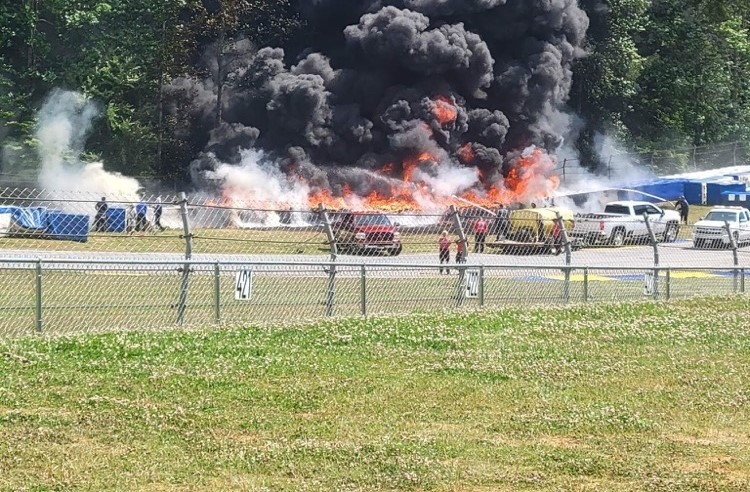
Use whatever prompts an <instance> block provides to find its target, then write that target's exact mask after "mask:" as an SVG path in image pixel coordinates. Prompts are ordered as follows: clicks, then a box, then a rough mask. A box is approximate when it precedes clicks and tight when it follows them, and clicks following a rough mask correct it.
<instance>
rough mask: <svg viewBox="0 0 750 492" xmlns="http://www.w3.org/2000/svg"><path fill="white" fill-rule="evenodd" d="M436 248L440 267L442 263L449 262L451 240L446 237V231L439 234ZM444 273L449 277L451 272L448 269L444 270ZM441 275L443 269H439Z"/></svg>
mask: <svg viewBox="0 0 750 492" xmlns="http://www.w3.org/2000/svg"><path fill="white" fill-rule="evenodd" d="M438 248H439V252H440V265H442V264H443V263H450V262H451V240H450V238H449V237H448V231H443V233H442V234H440V240H439V241H438ZM445 273H446V274H448V275H450V273H451V271H450V269H449V268H445ZM442 274H443V267H442V266H441V267H440V275H442Z"/></svg>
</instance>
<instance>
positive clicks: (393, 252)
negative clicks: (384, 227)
mask: <svg viewBox="0 0 750 492" xmlns="http://www.w3.org/2000/svg"><path fill="white" fill-rule="evenodd" d="M403 249H404V247H403V245H401V244H399V245H398V246H396V247H395V248H392V249H390V250H388V254H390V255H391V256H398V255H400V254H401V251H402V250H403Z"/></svg>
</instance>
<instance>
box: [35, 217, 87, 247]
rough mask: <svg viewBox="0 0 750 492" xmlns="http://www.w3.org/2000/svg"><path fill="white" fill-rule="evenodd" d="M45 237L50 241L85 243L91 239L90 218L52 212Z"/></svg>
mask: <svg viewBox="0 0 750 492" xmlns="http://www.w3.org/2000/svg"><path fill="white" fill-rule="evenodd" d="M45 235H46V236H47V237H49V238H50V239H59V240H63V241H77V242H80V243H85V242H86V241H88V239H89V216H88V215H80V214H68V213H65V212H61V211H59V210H50V211H49V212H48V213H47V230H46V232H45Z"/></svg>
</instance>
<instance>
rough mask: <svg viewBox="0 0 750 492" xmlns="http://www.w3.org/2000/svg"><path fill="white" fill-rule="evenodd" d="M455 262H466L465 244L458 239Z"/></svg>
mask: <svg viewBox="0 0 750 492" xmlns="http://www.w3.org/2000/svg"><path fill="white" fill-rule="evenodd" d="M456 263H458V264H461V263H466V245H465V243H464V242H463V241H462V240H460V239H458V240H457V241H456Z"/></svg>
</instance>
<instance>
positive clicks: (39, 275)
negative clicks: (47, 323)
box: [34, 258, 44, 333]
mask: <svg viewBox="0 0 750 492" xmlns="http://www.w3.org/2000/svg"><path fill="white" fill-rule="evenodd" d="M34 283H35V285H36V332H37V333H41V332H42V327H43V323H44V318H43V317H42V260H41V258H40V259H37V260H36V278H35V282H34Z"/></svg>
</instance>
